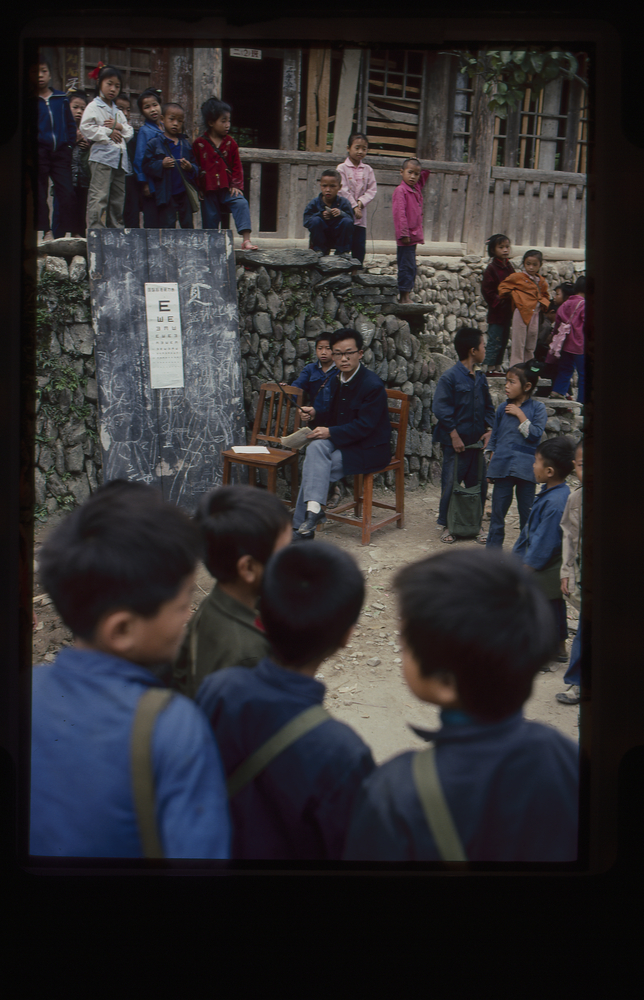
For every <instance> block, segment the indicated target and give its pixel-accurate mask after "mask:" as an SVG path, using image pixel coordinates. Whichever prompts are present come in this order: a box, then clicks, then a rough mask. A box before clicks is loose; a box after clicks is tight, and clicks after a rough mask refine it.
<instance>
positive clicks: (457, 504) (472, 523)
mask: <svg viewBox="0 0 644 1000" xmlns="http://www.w3.org/2000/svg"><path fill="white" fill-rule="evenodd" d="M469 448H476V449H478V451H479V468H478V480H479V481H478V483H477V484H476V486H461V484H460V482H459V478H458V452H457V453H456V454H455V455H454V482H453V485H452V495H451V496H450V498H449V506H448V508H447V530H448V531H449V533H450V535H454V536H455V537H459V538H476V536H477V535H478V534H479V533H480V531H481V521H482V520H483V500H482V496H481V485H482V483H483V442H482V441H476V442H475V443H474V444H468V445H466V446H465V450H466V451H467V450H468V449H469Z"/></svg>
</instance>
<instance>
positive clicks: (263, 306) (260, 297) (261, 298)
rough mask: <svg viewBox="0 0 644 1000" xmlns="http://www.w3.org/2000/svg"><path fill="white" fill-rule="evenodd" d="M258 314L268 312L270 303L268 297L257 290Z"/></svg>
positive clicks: (256, 306) (256, 307)
mask: <svg viewBox="0 0 644 1000" xmlns="http://www.w3.org/2000/svg"><path fill="white" fill-rule="evenodd" d="M255 309H256V310H257V312H268V302H267V301H266V296H265V295H264V293H263V292H262V291H260V290H259V289H258V290H257V302H256V303H255Z"/></svg>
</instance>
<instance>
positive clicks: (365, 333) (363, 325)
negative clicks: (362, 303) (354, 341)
mask: <svg viewBox="0 0 644 1000" xmlns="http://www.w3.org/2000/svg"><path fill="white" fill-rule="evenodd" d="M355 328H356V330H357V331H358V333H361V334H362V339H363V341H364V346H365V347H370V346H371V341H372V340H373V338H374V334H375V332H376V324H375V323H374V322H372V320H370V319H367V318H366V317H365V316H359V317H358V319H357V320H356V325H355Z"/></svg>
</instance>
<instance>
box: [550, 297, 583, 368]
mask: <svg viewBox="0 0 644 1000" xmlns="http://www.w3.org/2000/svg"><path fill="white" fill-rule="evenodd" d="M583 304H584V300H583V299H582V300H581V302H579V303H577V308H576V309H575V311H574V313H573V314H572V316H571V317H570V323H562V324H561V325H560V327H559V329H558V330H557V332H556V333H555V335H554V337H553V338H552V340H551V342H550V352H549V353H550V354H552V356H553V358H560V357H561V352H562V350H563V345H564V344H565V342H566V340H567V339H568V336H569V334H570V331H571V330H572V321H573V319H574V318H575V316H576V315H577V313H578V312H579V310H580V308H581V307H582V305H583Z"/></svg>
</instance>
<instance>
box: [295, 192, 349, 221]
mask: <svg viewBox="0 0 644 1000" xmlns="http://www.w3.org/2000/svg"><path fill="white" fill-rule="evenodd" d="M327 208H339V209H340V211H341V212H342V214H343V215H345V216H346V217H347V219H351V221H352V222H353V221H354V215H353V209H352V208H351V202H350V201H348V200H347V199H346V198H342V197H340V195H338V196H337V198H336V199H335V201H334V202H333V204H332V205H327V204H325V201H324V197H323V196H322V195H321V194H319V195H318V196H317V198H312V199H311V201H310V202H309V203H308V205H307V206H306V208H305V209H304V226H305V228H306V229H308V228H309V222H310V221H311V219H313V218H315V217H316V216H318V215H322V212H324V211H326V209H327Z"/></svg>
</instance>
